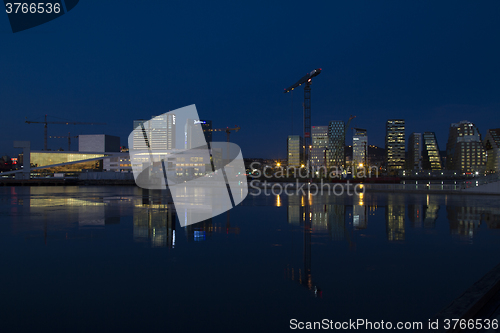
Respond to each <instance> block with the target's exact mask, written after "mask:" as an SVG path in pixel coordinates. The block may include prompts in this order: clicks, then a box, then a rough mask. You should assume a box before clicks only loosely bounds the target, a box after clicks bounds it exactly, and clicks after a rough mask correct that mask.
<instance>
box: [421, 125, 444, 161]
mask: <svg viewBox="0 0 500 333" xmlns="http://www.w3.org/2000/svg"><path fill="white" fill-rule="evenodd" d="M422 141H423V144H422V147H423V151H422V169H424V170H441V169H442V168H443V165H442V164H441V153H440V152H439V146H438V142H437V139H436V133H434V132H424V135H423V140H422Z"/></svg>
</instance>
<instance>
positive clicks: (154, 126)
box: [132, 113, 175, 150]
mask: <svg viewBox="0 0 500 333" xmlns="http://www.w3.org/2000/svg"><path fill="white" fill-rule="evenodd" d="M133 126H134V128H137V127H139V126H141V127H144V131H135V132H134V141H133V144H134V146H133V147H132V148H133V149H147V148H148V145H149V149H152V150H155V149H161V150H169V149H175V114H173V113H168V114H162V115H159V116H157V117H152V118H151V120H149V121H148V120H143V119H141V120H134V125H133ZM144 134H146V138H147V141H146V138H145V137H144Z"/></svg>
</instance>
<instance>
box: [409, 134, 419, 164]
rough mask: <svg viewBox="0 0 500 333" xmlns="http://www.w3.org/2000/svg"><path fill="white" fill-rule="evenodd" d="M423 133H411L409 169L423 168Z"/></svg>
mask: <svg viewBox="0 0 500 333" xmlns="http://www.w3.org/2000/svg"><path fill="white" fill-rule="evenodd" d="M421 159H422V134H421V133H411V134H410V139H409V140H408V167H407V168H408V170H420V169H422V164H421Z"/></svg>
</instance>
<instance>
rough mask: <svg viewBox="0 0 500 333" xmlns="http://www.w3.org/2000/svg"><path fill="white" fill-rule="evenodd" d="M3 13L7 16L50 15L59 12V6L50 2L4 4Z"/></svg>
mask: <svg viewBox="0 0 500 333" xmlns="http://www.w3.org/2000/svg"><path fill="white" fill-rule="evenodd" d="M5 11H6V12H7V14H11V13H15V14H18V13H19V14H20V13H23V14H28V13H29V14H44V13H46V14H52V13H56V14H58V13H60V12H61V4H60V3H58V2H56V3H51V2H39V3H22V2H12V3H10V2H8V3H6V4H5Z"/></svg>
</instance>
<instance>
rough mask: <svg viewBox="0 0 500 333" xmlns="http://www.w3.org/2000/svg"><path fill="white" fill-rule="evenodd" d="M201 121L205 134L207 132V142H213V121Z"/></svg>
mask: <svg viewBox="0 0 500 333" xmlns="http://www.w3.org/2000/svg"><path fill="white" fill-rule="evenodd" d="M200 122H201V128H202V129H203V134H205V140H207V142H212V121H211V120H200Z"/></svg>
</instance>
